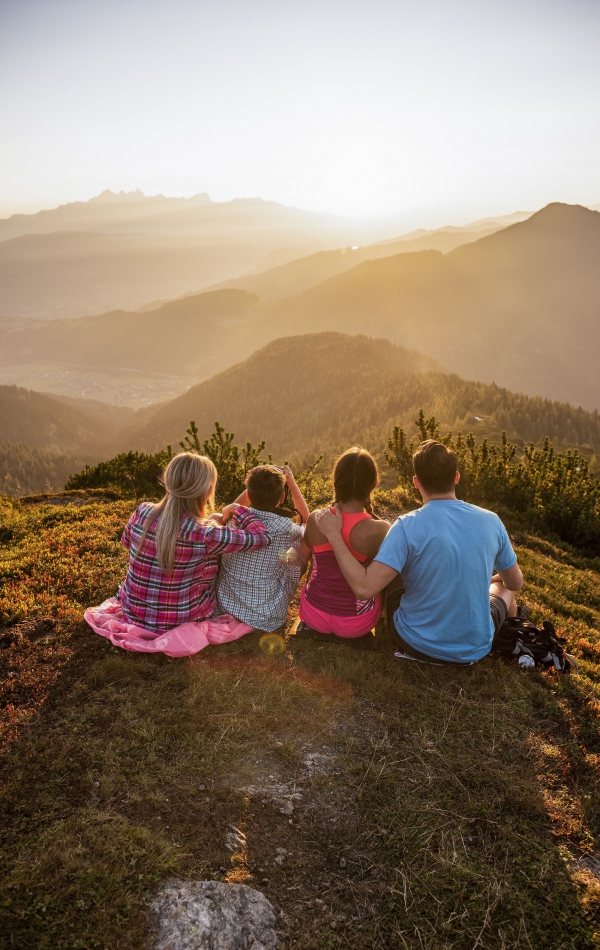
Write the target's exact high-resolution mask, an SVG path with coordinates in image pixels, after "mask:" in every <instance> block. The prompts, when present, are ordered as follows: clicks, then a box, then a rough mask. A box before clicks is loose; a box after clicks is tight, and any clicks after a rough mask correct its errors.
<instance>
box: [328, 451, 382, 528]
mask: <svg viewBox="0 0 600 950" xmlns="http://www.w3.org/2000/svg"><path fill="white" fill-rule="evenodd" d="M378 484H379V472H378V470H377V462H376V461H375V459H374V458H373V456H372V455H371V454H370V453H369V452H367V450H366V449H361V448H359V447H358V446H356V445H353V446H352V448H351V449H346V451H345V452H344V454H343V455H340V457H339V459H338V460H337V462H336V463H335V468H334V470H333V487H334V490H335V500H336V501H341V502H345V501H362V502H364V506H365V508H366V509H367V511H368V512H370V513H371V514H372V511H371V492H372V491H374V489H375V488H377V486H378Z"/></svg>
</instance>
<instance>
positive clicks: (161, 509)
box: [85, 452, 271, 656]
mask: <svg viewBox="0 0 600 950" xmlns="http://www.w3.org/2000/svg"><path fill="white" fill-rule="evenodd" d="M163 481H164V486H165V489H166V493H165V497H164V498H163V499H162V501H160V502H159V503H158V504H152V503H150V502H143V503H142V504H141V505H139V507H138V508H137V510H136V511H135V512H134V514H133V515H132V517H131V518H130V520H129V522H128V524H127V525H126V527H125V531H124V532H123V536H122V539H121V540H122V542H123V544H124V546H125V547H126V548H127V549H128V550H129V569H128V571H127V576H126V577H125V580H124V582H123V584H122V585H121V587H120V588H119V592H118V594H117V596H116V598H111V599H110V600H109V601H105V603H104V604H102V606H101V607H98V608H91V609H90V610H87V611H86V614H85V617H86V620H87V621H88V623H90V625H91V626H92V627H93V629H94V630H96V632H97V633H101V634H102V635H103V636H109V639H111V640H112V642H113V643H115V644H116V645H118V646H124V647H125V648H127V649H134V650H135V649H143V650H146V647H144V645H143V643H142V644H140V643H137V642H135V643H134V641H136V640H139V639H140V637H141V638H142V640H143V642H144V643H148V642H149V640H152V639H153V635H154V638H155V637H156V636H157V635H158V634H161V633H163V632H166V631H169V632H171V633H173V632H175V630H176V629H180V630H184V627H191V626H194V627H198V626H199V624H203V622H204V621H208V620H209V619H210V618H213V615H215V614H216V613H217V610H218V608H217V601H216V597H215V581H216V576H217V571H218V566H219V565H218V557H219V555H220V554H225V553H230V552H233V551H248V550H250V549H252V548H263V547H266V546H267V545H268V544H269V543H270V541H271V538H270V535H269V533H268V531H267V529H266V528H265V526H264V524H263V523H262V522H261V521H259V519H258V518H257V517H256V515H254V514H252V513H251V512H250V511H248V509H247V508H244V507H242V506H239V507H238V510H237V512H236V519H235V524H236V526H235V527H232V526H231V525H230V524H222V523H221V516H220V515H211V516H207V509H208V508H209V506H212V503H213V500H214V494H215V488H216V484H217V471H216V469H215V466H214V465H213V463H212V461H211V460H210V459H209V458H206V457H205V456H202V455H194V454H192V453H189V452H181V453H180V454H179V455H176V456H175V457H174V458H172V459H171V461H170V462H169V464H168V465H167V467H166V469H165V472H164V476H163ZM218 619H219V621H223V623H225V625H227V623H229V622H230V621H232V620H233V618H231V617H228V616H225V618H222V617H221V618H218ZM105 621H108V623H107V622H105ZM235 623H238V622H237V621H235ZM115 624H116V626H115ZM221 625H222V624H221ZM230 626H231V624H230ZM240 626H241V627H244V628H245V629H244V630H243V631H242V632H243V633H246V632H248V631H249V630H250V629H251V628H250V627H248V626H247V625H244V624H241V625H240ZM117 627H118V629H117ZM99 628H100V629H99ZM236 629H237V628H236ZM201 632H202V635H203V636H205V634H206V633H207V632H208V633H210V628H209V626H208V627H207V626H206V625H204V626H203V628H202V631H201ZM184 633H186V631H185V630H184ZM187 633H190V634H191V633H198V631H192V630H188V631H187ZM112 634H116V635H117V636H116V638H115V637H113V636H112ZM237 635H238V636H239V635H241V634H240V633H238V634H237ZM123 636H125V640H126V642H124V641H123V640H122V638H123ZM227 638H228V639H235V637H234V636H229V637H227ZM163 639H164V638H163ZM175 639H176V638H175ZM192 639H193V643H188V644H187V646H188V647H189V646H194V645H196V643H197V638H196V639H194V638H192ZM167 640H168V643H167V646H168V647H169V649H164V645H163V646H160V644H159V643H158V642H157V644H156V646H153V647H150V648H148V649H147V650H146V652H150V651H151V650H152V651H155V650H162V652H166V653H169V654H170V655H173V656H182V655H187V654H189V653H190V652H197V650H198V649H202V646H205V645H206V642H215V641H213V640H211V638H210V636H208V639H207V640H206V642H204V643H202V645H201V646H196V648H195V649H187V648H186V649H185V650H184V652H182V651H181V649H179V651H178V652H174V650H173V649H170V648H171V647H173V642H174V640H173V638H172V637H171V638H170V639H169V638H167ZM165 642H167V641H165ZM216 642H224V641H223V639H217V641H216ZM176 646H177V645H176ZM179 646H181V644H179ZM177 649H178V648H177Z"/></svg>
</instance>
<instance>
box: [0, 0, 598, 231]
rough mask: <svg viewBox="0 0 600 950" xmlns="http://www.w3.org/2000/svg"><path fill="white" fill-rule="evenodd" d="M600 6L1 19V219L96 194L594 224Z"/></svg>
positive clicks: (586, 1) (31, 3) (373, 3)
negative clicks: (562, 211) (574, 215)
mask: <svg viewBox="0 0 600 950" xmlns="http://www.w3.org/2000/svg"><path fill="white" fill-rule="evenodd" d="M599 169H600V2H598V0H418V2H417V0H0V216H4V215H7V214H11V213H14V212H15V211H33V210H38V209H39V208H42V207H54V206H56V205H57V204H61V203H64V202H66V201H72V200H76V199H81V200H86V199H88V198H90V197H92V196H93V195H95V194H98V193H99V192H101V191H103V190H104V189H105V188H111V189H112V190H113V191H120V190H121V189H125V190H127V191H129V190H132V189H135V188H141V189H142V190H143V191H144V192H145V193H146V194H157V193H162V194H167V195H186V196H189V195H191V194H194V193H196V192H200V191H208V193H209V194H210V196H211V197H212V198H213V200H228V199H230V198H234V197H249V196H260V197H263V198H271V199H274V200H276V201H280V202H282V203H284V204H288V205H296V206H298V207H304V208H308V209H314V210H322V211H332V212H336V213H339V214H348V215H356V216H359V215H360V216H363V215H377V216H388V215H394V216H397V217H399V218H400V219H402V221H404V222H405V224H406V226H407V228H408V227H412V226H419V225H423V226H428V227H433V226H439V225H443V224H447V223H455V224H460V223H462V222H464V221H467V220H470V219H473V218H476V217H483V216H486V215H488V214H500V213H507V212H512V211H516V210H528V209H534V208H539V207H541V206H542V205H544V204H546V203H548V202H549V201H556V200H559V201H567V202H573V203H581V204H595V203H597V202H600V174H599Z"/></svg>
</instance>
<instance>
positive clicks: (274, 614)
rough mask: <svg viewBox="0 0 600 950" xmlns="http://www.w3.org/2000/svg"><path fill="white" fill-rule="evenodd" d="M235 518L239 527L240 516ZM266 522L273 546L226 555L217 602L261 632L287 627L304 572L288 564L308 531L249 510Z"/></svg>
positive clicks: (218, 583) (291, 522)
mask: <svg viewBox="0 0 600 950" xmlns="http://www.w3.org/2000/svg"><path fill="white" fill-rule="evenodd" d="M240 510H242V509H240V508H238V510H237V512H236V513H235V514H234V515H233V519H232V520H234V521H235V522H236V523H239V512H240ZM248 510H249V511H251V512H252V514H253V515H255V516H256V517H257V518H260V520H261V521H262V522H264V524H265V526H266V528H267V530H268V532H269V534H270V536H271V544H270V545H269V547H268V548H262V550H260V551H247V552H244V553H241V554H225V555H223V557H222V558H221V569H220V571H219V577H218V578H217V598H218V600H219V606H220V608H221V610H222V611H224V612H225V613H228V614H232V615H233V616H234V617H235V618H236V619H237V620H241V621H242V623H247V624H248V625H249V626H250V627H254V628H255V629H257V630H266V631H269V632H270V631H272V630H277V628H278V627H281V625H282V624H284V623H285V620H286V617H287V609H288V604H289V602H290V600H291V599H292V597H293V595H294V591H295V590H296V587H297V586H298V581H299V580H300V575H301V573H302V570H301V568H300V566H299V565H298V564H297V563H296V564H294V565H292V564H289V563H288V562H287V561H286V560H285V557H284V555H285V552H286V551H287V550H288V548H289V547H294V548H299V547H300V541H301V540H302V538H303V537H304V528H303V527H302V526H301V525H299V524H294V522H293V521H290V519H289V518H285V517H283V516H282V515H276V514H274V513H273V512H272V511H259V510H258V509H257V508H250V509H248Z"/></svg>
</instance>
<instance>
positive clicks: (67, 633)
mask: <svg viewBox="0 0 600 950" xmlns="http://www.w3.org/2000/svg"><path fill="white" fill-rule="evenodd" d="M51 500H52V499H45V500H44V499H42V503H40V504H37V505H36V504H30V505H26V504H24V503H23V502H19V503H10V502H8V501H6V502H5V503H4V508H3V509H2V512H1V518H0V538H1V539H2V540H1V541H0V617H1V618H2V620H1V622H3V623H4V624H11V625H12V626H10V627H9V629H8V630H7V631H5V632H4V637H3V642H4V648H3V649H1V650H0V670H1V675H0V688H1V689H2V690H3V700H4V703H3V705H4V708H5V713H4V719H3V721H2V729H3V733H2V736H3V743H4V752H3V755H2V757H1V758H0V772H1V781H2V814H3V821H2V850H1V861H2V865H1V868H0V874H1V878H2V887H1V890H0V908H1V910H0V947H3V948H4V947H6V948H18V950H26V948H27V950H28V948H40V950H41V948H44V950H46V948H48V950H50V948H52V950H56V948H65V950H66V948H69V950H75V948H82V950H95V948H102V950H103V948H106V950H114V948H119V950H134V948H136V950H137V948H142V947H143V946H144V944H145V941H146V938H147V930H146V922H145V910H146V907H147V904H148V901H149V896H150V894H151V893H152V890H153V888H154V887H155V886H156V884H157V883H158V882H159V881H161V880H163V879H164V878H166V877H168V876H178V877H187V878H194V879H199V880H202V879H217V880H225V881H241V882H245V883H248V884H249V885H250V886H253V887H257V888H258V889H260V890H261V891H263V892H264V893H265V894H266V895H267V896H268V897H269V899H270V900H271V901H272V902H273V904H274V905H275V906H276V908H277V911H278V913H279V915H280V916H279V917H278V928H279V932H280V935H281V945H282V946H283V947H284V948H287V947H289V948H298V950H310V948H314V950H316V948H323V950H328V948H338V947H340V948H341V947H360V948H363V947H364V948H378V950H384V948H385V950H388V948H393V950H395V948H398V950H400V948H403V950H404V948H410V950H417V948H418V950H422V948H427V950H429V948H431V950H446V948H453V950H454V948H460V950H462V948H465V950H467V948H468V950H475V948H478V947H479V948H484V950H496V948H498V950H500V948H506V950H509V948H510V950H513V948H518V950H521V948H522V950H532V948H534V950H538V948H542V950H545V948H548V950H550V948H552V950H555V948H556V950H558V948H574V950H585V948H588V947H589V948H592V947H598V945H600V923H599V909H600V879H599V877H598V869H599V867H600V865H599V864H597V863H596V862H598V844H597V842H598V837H599V833H600V828H599V823H600V782H599V768H598V766H599V761H600V759H599V756H600V731H599V720H598V714H599V711H600V684H599V677H600V667H599V666H598V661H599V659H600V632H599V623H598V622H599V619H600V591H599V588H598V579H599V568H600V564H599V563H598V561H597V560H596V561H594V560H588V559H586V558H585V557H583V556H581V555H580V554H578V553H577V552H575V551H573V550H571V549H568V548H566V547H561V546H558V545H554V544H552V543H551V542H549V541H547V540H544V539H540V538H536V537H532V536H530V535H528V534H526V533H525V532H523V531H520V532H518V533H517V534H516V535H515V540H516V542H517V547H518V554H519V560H520V563H521V564H522V565H523V568H524V572H525V575H526V582H527V586H526V588H525V590H524V598H525V600H526V602H527V603H528V604H529V606H530V607H531V608H532V611H533V616H534V618H537V619H540V620H541V619H543V618H546V617H550V618H552V619H554V621H555V622H556V624H557V626H558V627H559V629H561V630H563V631H564V632H565V634H566V635H567V636H568V638H569V647H570V649H571V651H572V652H573V653H575V655H576V656H577V658H578V661H579V663H580V673H579V674H578V675H576V676H573V677H570V678H566V677H559V676H553V675H546V674H544V675H542V674H539V673H534V674H533V675H530V674H529V675H528V674H524V673H522V672H521V671H519V669H518V668H517V667H516V666H510V665H505V664H503V663H501V662H500V661H499V660H498V659H496V658H494V657H490V658H487V659H486V660H485V661H483V662H481V663H480V664H478V665H477V666H476V667H474V668H473V669H464V670H449V669H444V668H437V667H421V666H419V665H418V664H414V663H406V664H402V663H401V662H398V661H395V660H394V659H393V657H392V656H391V653H390V651H389V650H388V649H387V648H386V649H384V650H382V651H380V652H374V653H371V652H368V653H361V652H358V651H355V650H349V649H347V648H345V647H343V646H333V645H329V644H320V643H310V642H306V641H298V642H296V641H295V638H294V637H293V636H287V638H286V642H285V646H284V648H283V651H282V652H281V653H280V654H277V653H275V654H274V655H272V654H271V653H270V652H269V651H267V652H266V653H265V652H263V651H264V649H265V642H264V641H263V642H262V643H261V638H260V635H259V634H254V633H253V634H250V635H249V636H247V637H245V638H243V639H242V640H240V641H237V642H236V643H233V644H229V645H227V646H224V647H209V648H207V649H206V650H205V651H203V652H202V653H200V654H198V655H197V656H196V657H192V658H190V659H188V660H172V659H169V658H167V657H164V656H160V655H159V656H143V655H135V654H128V653H125V652H124V651H120V650H118V649H116V648H114V647H112V646H111V645H110V644H108V643H107V642H106V641H103V640H102V639H101V638H99V637H96V636H95V635H94V634H93V633H91V631H89V629H88V628H87V627H86V625H85V624H84V623H83V622H82V620H81V613H82V608H83V607H84V606H87V605H88V604H91V603H99V602H100V601H101V600H102V599H104V598H105V597H106V596H110V595H111V594H113V593H114V591H115V589H116V587H117V584H118V582H119V580H120V579H121V577H122V575H123V571H124V568H125V558H124V554H123V552H122V551H121V549H120V546H119V543H118V537H119V534H120V530H121V528H122V526H123V525H124V523H125V522H126V520H127V518H128V516H129V513H130V511H131V508H132V503H131V502H122V501H115V500H100V499H97V498H96V499H93V498H92V499H90V503H89V504H82V505H80V506H79V507H76V506H74V505H69V506H66V507H59V506H56V505H51V504H48V503H46V502H47V501H51ZM79 501H85V498H81V499H79ZM517 530H518V529H517ZM48 618H50V619H52V620H53V621H54V622H55V626H54V627H53V628H50V625H49V624H47V625H46V626H45V627H43V626H42V625H41V623H40V621H42V620H43V619H48ZM290 619H292V618H290ZM36 624H37V626H36ZM15 625H16V626H15ZM48 630H49V632H48ZM36 631H37V633H36ZM40 631H41V632H40ZM0 634H1V631H0ZM36 637H37V639H36ZM282 645H283V641H282ZM261 646H262V649H261Z"/></svg>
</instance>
